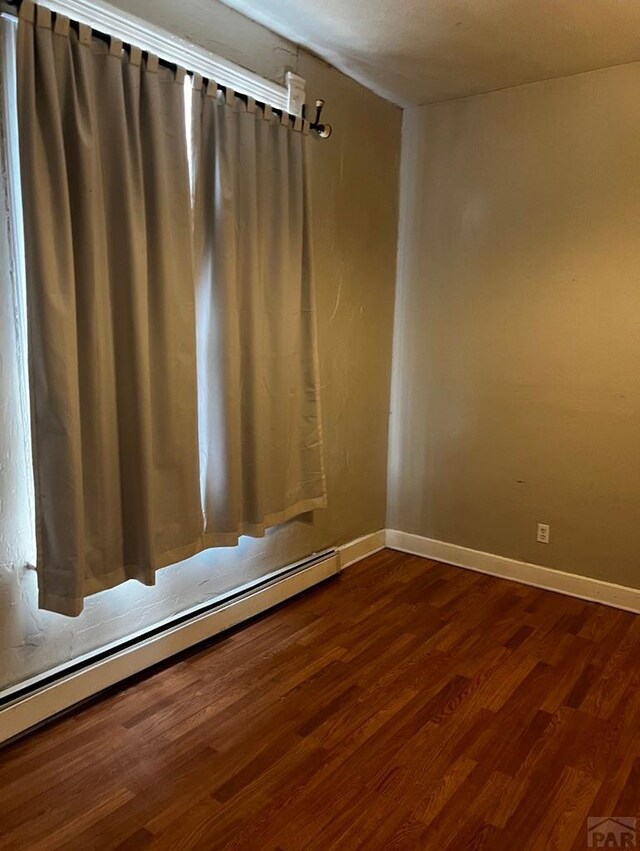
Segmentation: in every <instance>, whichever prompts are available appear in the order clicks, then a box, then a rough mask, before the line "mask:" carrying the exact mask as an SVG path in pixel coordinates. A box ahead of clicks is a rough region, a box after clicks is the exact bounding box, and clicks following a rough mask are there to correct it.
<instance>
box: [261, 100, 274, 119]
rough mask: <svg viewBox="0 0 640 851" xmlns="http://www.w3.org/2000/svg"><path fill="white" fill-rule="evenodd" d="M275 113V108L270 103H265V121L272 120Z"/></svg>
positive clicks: (263, 114) (263, 115)
mask: <svg viewBox="0 0 640 851" xmlns="http://www.w3.org/2000/svg"><path fill="white" fill-rule="evenodd" d="M272 115H273V109H272V108H271V107H270V106H269V104H268V103H265V105H264V112H263V113H262V117H263V118H264V120H265V121H271V116H272Z"/></svg>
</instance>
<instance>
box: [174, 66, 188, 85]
mask: <svg viewBox="0 0 640 851" xmlns="http://www.w3.org/2000/svg"><path fill="white" fill-rule="evenodd" d="M186 76H187V72H186V70H185V69H184V68H181V67H180V66H179V65H178V67H177V68H176V83H177V84H178V85H179V86H183V85H184V79H185V77H186Z"/></svg>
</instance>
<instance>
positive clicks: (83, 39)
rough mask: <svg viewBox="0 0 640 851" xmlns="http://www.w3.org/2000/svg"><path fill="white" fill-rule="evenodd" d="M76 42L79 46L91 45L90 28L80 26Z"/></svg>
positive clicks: (85, 25)
mask: <svg viewBox="0 0 640 851" xmlns="http://www.w3.org/2000/svg"><path fill="white" fill-rule="evenodd" d="M78 41H79V42H80V44H91V27H90V26H88V25H87V24H80V26H79V28H78Z"/></svg>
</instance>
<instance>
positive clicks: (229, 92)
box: [224, 86, 236, 106]
mask: <svg viewBox="0 0 640 851" xmlns="http://www.w3.org/2000/svg"><path fill="white" fill-rule="evenodd" d="M224 99H225V101H226V102H227V106H233V103H234V101H235V99H236V93H235V92H234V91H233V89H232V88H231V86H227V87H226V89H225V93H224Z"/></svg>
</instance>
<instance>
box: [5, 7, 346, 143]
mask: <svg viewBox="0 0 640 851" xmlns="http://www.w3.org/2000/svg"><path fill="white" fill-rule="evenodd" d="M21 2H22V0H0V14H2V16H3V17H4V16H10V17H12V18H17V17H18V10H19V8H20V5H21ZM51 11H52V13H53V14H54V15H56V14H63V13H61V12H57V11H56V10H55V9H52V10H51ZM65 17H69V16H67V15H65ZM69 20H70V22H71V25H72V26H74V28H77V27H78V26H79V24H78V21H76V20H75V19H73V18H71V17H69ZM91 32H92V34H93V36H94V37H95V38H98V39H100V40H101V41H105V42H107V43H109V42H110V41H111V38H112V36H111V35H110V34H109V33H106V32H104V31H102V30H100V29H96V28H94V27H91ZM131 45H132V42H130V41H128V40H127V39H123V48H124V49H127V48H130V47H131ZM149 52H151V51H148V50H145V49H143V53H149ZM158 62H159V64H160V65H162V66H163V67H165V68H169V69H171V70H172V71H174V72H175V70H176V69H177V68H178V63H177V62H173V61H171V60H168V59H164V58H163V57H162V56H158ZM185 71H186V73H187V74H188V75H189V76H190V77H191V78H194V77H196V76H199V77H202V79H203V81H207V82H215V84H216V87H217V88H218V89H219V90H220V91H222V92H224V93H225V94H226V92H227V91H228V90H229V89H231V90H232V91H233V93H234V95H235V96H236V97H237V98H238V99H239V100H241V101H242V102H243V103H248V102H249V100H252V101H255V103H256V104H258V105H259V106H261V107H263V108H269V109H271V111H272V112H273V113H275V114H276V115H279V116H280V117H281V118H285V117H287V118H288V119H289V120H290V121H291V122H293V123H294V124H295V123H296V121H298V122H299V121H300V118H302V122H303V127H304V124H306V125H307V127H308V130H309V131H311V132H312V133H314V134H315V135H317V136H318V137H319V138H321V139H327V138H329V136H330V135H331V126H330V125H329V124H323V123H321V122H320V117H321V113H322V107H323V106H324V101H323V100H320V99H318V100H316V102H315V106H316V114H315V118H314V120H313V121H309V120H308V119H307V117H306V104H304V103H303V104H302V108H301V116H297V115H295V114H293V113H291V112H288V111H287V110H286V109H285V108H283V107H281V106H274V105H271V104H270V103H269V102H268V101H266V100H263V99H261V98H259V97H258V98H255V97H253V96H252V95H249V94H248V93H245V92H242V91H238V90H237V89H235V88H233V87H231V86H229V85H226V84H224V83H219V82H218V81H217V80H212V78H211V77H208V76H207V75H206V74H201V73H200V72H198V71H194V70H192V69H190V68H186V69H185Z"/></svg>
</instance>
